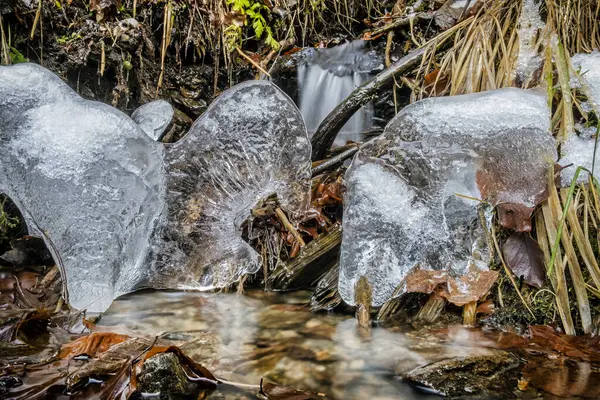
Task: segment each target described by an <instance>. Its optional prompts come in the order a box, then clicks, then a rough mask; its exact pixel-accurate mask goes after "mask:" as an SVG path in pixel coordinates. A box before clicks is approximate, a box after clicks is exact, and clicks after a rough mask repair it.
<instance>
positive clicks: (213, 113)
mask: <svg viewBox="0 0 600 400" xmlns="http://www.w3.org/2000/svg"><path fill="white" fill-rule="evenodd" d="M310 154H311V152H310V143H309V142H308V136H307V134H306V128H305V126H304V123H303V121H302V116H301V115H300V112H299V111H298V109H297V108H296V106H295V105H294V103H293V102H292V101H291V100H290V98H289V97H288V96H287V95H286V94H284V93H283V92H282V91H281V90H279V89H278V88H277V87H276V86H275V85H273V84H270V83H268V82H266V81H251V82H246V83H241V84H239V85H237V86H236V87H235V88H234V89H231V90H229V91H227V92H225V93H223V94H222V95H221V96H220V97H219V99H218V100H217V101H215V102H214V103H213V104H212V105H211V106H210V107H209V109H208V110H207V111H206V112H205V113H204V114H203V115H202V116H201V117H200V118H199V119H198V120H197V121H196V122H195V123H194V125H193V126H192V127H191V129H190V132H189V133H188V134H187V136H185V137H184V138H183V139H182V140H180V141H179V142H177V143H175V144H174V145H173V146H171V147H169V148H168V150H167V157H166V160H167V170H168V178H169V179H168V187H167V190H168V203H169V207H171V210H170V214H171V216H170V218H169V220H168V222H167V225H166V236H167V237H168V242H166V243H165V246H163V248H162V253H163V254H162V255H161V257H162V258H165V259H166V262H163V261H160V260H159V265H158V271H159V273H157V274H155V276H158V277H160V280H159V281H157V282H156V278H155V283H154V284H153V286H161V287H175V286H176V287H186V288H198V289H208V288H212V287H222V286H226V285H228V284H230V283H231V282H234V281H236V280H237V279H239V278H240V276H241V275H242V274H245V273H252V272H256V271H257V270H258V268H259V265H260V260H259V255H258V254H257V253H256V252H255V251H254V250H253V249H252V248H251V247H250V246H249V245H248V244H247V243H246V242H244V241H243V240H242V239H241V232H240V229H241V225H242V223H243V222H244V220H245V219H246V218H247V217H248V216H249V215H250V209H251V208H252V207H254V206H255V205H256V203H257V201H258V200H260V199H261V198H264V197H267V196H268V195H270V194H273V193H277V195H278V199H279V201H280V203H281V204H282V205H283V206H284V207H285V208H287V209H288V210H291V211H296V212H301V211H303V210H305V209H306V208H307V207H308V202H309V192H310V176H311V170H310V167H311V162H310ZM181 268H183V269H184V270H185V272H186V273H185V274H184V275H182V274H177V270H179V269H181ZM172 269H175V274H171V273H170V272H169V271H171V270H172Z"/></svg>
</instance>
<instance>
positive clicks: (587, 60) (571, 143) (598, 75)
mask: <svg viewBox="0 0 600 400" xmlns="http://www.w3.org/2000/svg"><path fill="white" fill-rule="evenodd" d="M571 63H572V64H573V67H574V68H575V69H576V70H578V71H579V76H580V77H581V81H582V83H583V85H584V91H585V93H586V94H587V95H588V96H589V98H588V101H589V103H590V105H591V108H592V110H593V111H594V112H595V113H596V115H600V52H598V51H597V50H596V51H594V52H592V53H590V54H583V53H581V54H576V55H575V56H573V57H572V59H571ZM593 133H594V134H595V132H593ZM594 136H595V135H585V134H583V133H582V132H580V133H579V136H574V135H573V136H571V137H569V138H568V139H567V140H566V141H565V143H563V145H562V146H561V155H562V157H561V159H560V164H561V165H563V166H567V165H570V164H572V165H571V166H570V167H568V168H566V169H564V170H563V171H562V172H561V183H562V184H563V186H568V185H570V184H571V181H572V180H573V178H574V176H575V171H576V170H577V167H579V166H582V167H584V168H587V169H588V170H589V171H591V170H592V164H594V162H593V161H594V146H595V144H596V138H595V137H594ZM593 166H594V176H595V177H596V178H598V177H600V175H599V174H598V172H597V171H598V168H600V151H597V152H596V162H595V164H594V165H593ZM587 177H588V174H587V173H581V174H580V175H579V178H578V180H580V181H584V180H587Z"/></svg>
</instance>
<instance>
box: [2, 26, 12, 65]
mask: <svg viewBox="0 0 600 400" xmlns="http://www.w3.org/2000/svg"><path fill="white" fill-rule="evenodd" d="M0 44H1V45H2V57H3V58H4V64H6V65H9V64H10V56H9V55H8V43H7V42H6V36H5V35H4V22H3V21H2V15H0Z"/></svg>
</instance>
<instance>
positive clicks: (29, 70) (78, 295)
mask: <svg viewBox="0 0 600 400" xmlns="http://www.w3.org/2000/svg"><path fill="white" fill-rule="evenodd" d="M155 107H156V108H157V111H153V109H155ZM155 110H156V109H155ZM171 111H172V110H171ZM0 115H1V116H2V120H1V124H0V147H1V149H2V151H0V192H3V193H6V194H7V195H8V196H10V197H11V199H13V200H14V201H15V203H16V204H17V206H18V207H19V208H20V210H21V211H22V213H23V215H24V218H25V220H26V221H25V222H26V223H27V226H28V228H29V230H30V233H33V234H37V235H40V236H42V237H43V238H44V239H45V241H46V243H47V244H48V247H49V248H50V249H51V251H52V253H53V256H54V257H55V260H56V261H57V262H59V263H61V264H62V266H63V267H64V271H65V273H66V281H67V286H68V292H69V301H70V303H71V305H73V306H74V307H76V308H88V309H89V310H92V311H103V310H105V309H106V308H107V307H108V306H109V305H110V303H111V302H112V300H113V299H114V298H115V297H117V296H118V295H120V294H123V293H126V292H129V291H132V290H134V289H136V288H139V287H144V286H150V287H162V288H182V287H194V288H199V289H202V288H210V287H219V286H224V285H228V284H231V283H233V281H234V280H235V279H237V278H239V276H240V275H241V274H243V273H246V272H251V271H255V270H256V269H257V268H258V266H259V259H258V258H259V256H258V254H256V253H255V252H254V251H253V250H252V249H251V248H250V247H249V246H248V245H247V244H246V243H244V242H243V241H242V240H241V238H240V236H239V235H240V232H239V228H240V225H241V224H242V222H243V221H244V220H245V219H246V218H247V217H248V216H249V214H250V213H249V210H250V208H251V207H253V206H254V205H255V203H256V201H257V200H258V199H260V198H261V197H263V196H265V195H269V194H271V193H277V194H278V196H279V199H280V201H281V203H282V205H283V206H285V207H288V208H289V210H290V211H292V212H301V211H303V210H304V209H305V208H306V207H307V203H308V193H309V189H310V143H309V141H308V137H307V134H306V130H305V128H304V124H303V121H302V118H301V116H300V113H299V111H298V110H297V108H296V107H295V106H294V104H293V102H292V101H291V100H290V99H289V98H288V97H287V96H286V95H285V94H283V93H282V92H281V91H280V90H279V89H277V88H276V87H275V86H274V85H272V84H270V83H267V82H250V83H245V84H241V85H238V86H236V87H234V88H232V89H230V90H229V91H227V92H225V93H224V94H223V95H221V97H219V98H218V99H217V100H215V102H214V103H213V105H212V106H211V107H210V109H209V110H208V111H207V112H206V113H205V114H204V115H203V116H202V117H201V118H200V119H199V120H198V121H196V123H195V124H194V126H193V127H192V129H191V130H190V132H189V133H188V134H187V136H186V137H185V138H184V139H183V140H182V141H180V142H178V143H177V144H175V145H171V146H165V145H164V144H163V143H159V142H156V141H154V140H152V138H151V137H152V136H153V135H154V136H153V137H154V138H155V139H156V138H157V137H158V136H160V132H162V131H164V128H165V127H166V126H167V125H168V122H167V120H168V119H169V117H168V115H169V110H168V109H167V108H166V107H165V105H164V103H156V102H153V103H150V104H149V105H147V106H146V107H144V108H143V109H142V110H140V111H139V112H136V113H134V117H135V119H136V121H137V122H139V124H140V125H138V124H137V123H136V121H134V120H133V119H131V118H129V117H128V116H126V115H125V114H123V113H121V112H120V111H118V110H116V109H114V108H112V107H110V106H107V105H105V104H102V103H98V102H93V101H88V100H84V99H82V98H81V97H79V96H78V95H77V94H76V93H75V92H73V91H72V90H71V89H70V88H69V87H68V86H67V85H66V84H65V83H63V82H62V81H61V80H60V79H59V78H58V77H56V76H55V75H53V74H51V73H50V72H49V71H47V70H45V69H43V68H42V67H40V66H37V65H35V64H19V65H16V66H12V67H0ZM147 133H148V134H147ZM149 136H150V137H149ZM288 182H294V183H293V184H288Z"/></svg>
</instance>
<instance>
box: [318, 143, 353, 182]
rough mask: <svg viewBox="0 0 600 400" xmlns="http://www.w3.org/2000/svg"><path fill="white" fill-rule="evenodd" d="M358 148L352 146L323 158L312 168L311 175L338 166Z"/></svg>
mask: <svg viewBox="0 0 600 400" xmlns="http://www.w3.org/2000/svg"><path fill="white" fill-rule="evenodd" d="M358 149H360V146H354V147H351V148H349V149H348V150H346V151H344V152H343V153H340V154H338V155H337V156H335V157H331V158H329V159H327V160H323V162H322V163H321V164H319V165H318V166H316V167H314V168H313V170H312V176H313V177H315V176H317V175H319V174H322V173H323V172H325V171H329V170H330V169H334V168H337V167H339V166H340V165H342V164H343V163H344V161H346V160H347V159H348V158H351V157H352V156H353V155H354V154H356V152H357V151H358Z"/></svg>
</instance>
